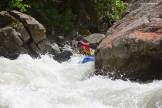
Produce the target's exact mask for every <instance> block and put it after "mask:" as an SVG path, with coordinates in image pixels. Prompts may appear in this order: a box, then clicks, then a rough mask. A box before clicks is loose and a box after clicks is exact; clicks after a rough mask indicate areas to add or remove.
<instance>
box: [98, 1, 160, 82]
mask: <svg viewBox="0 0 162 108" xmlns="http://www.w3.org/2000/svg"><path fill="white" fill-rule="evenodd" d="M126 12H127V14H126V15H125V17H124V18H123V19H122V20H120V21H118V22H116V23H115V24H114V25H113V26H112V27H111V28H110V29H109V30H108V31H107V34H106V38H105V39H103V41H102V42H101V43H100V45H99V46H98V47H97V50H96V52H95V57H96V61H95V67H96V70H97V71H96V74H101V75H109V76H110V77H111V78H113V79H118V78H121V79H124V80H127V79H130V80H132V81H142V82H147V81H152V80H154V79H157V80H159V79H162V59H161V58H162V55H161V47H160V41H161V40H162V5H161V0H156V1H154V0H145V1H143V0H138V1H134V3H132V4H130V6H129V7H128V9H127V10H126Z"/></svg>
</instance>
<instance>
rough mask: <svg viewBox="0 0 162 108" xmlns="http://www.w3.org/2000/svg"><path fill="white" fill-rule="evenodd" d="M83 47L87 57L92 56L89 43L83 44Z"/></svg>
mask: <svg viewBox="0 0 162 108" xmlns="http://www.w3.org/2000/svg"><path fill="white" fill-rule="evenodd" d="M81 46H82V47H83V50H84V52H85V53H86V54H87V55H90V56H91V55H92V53H91V50H90V46H89V44H88V43H84V42H81Z"/></svg>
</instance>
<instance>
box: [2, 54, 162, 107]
mask: <svg viewBox="0 0 162 108" xmlns="http://www.w3.org/2000/svg"><path fill="white" fill-rule="evenodd" d="M80 60H81V57H72V59H71V60H70V61H68V62H64V63H58V62H56V61H54V60H53V59H52V58H50V57H49V56H47V55H46V56H42V58H41V59H32V58H31V57H29V56H28V55H21V56H20V57H19V58H18V59H17V60H8V59H5V58H0V108H162V81H154V82H152V83H148V84H139V83H132V82H130V81H122V80H115V81H112V80H110V79H109V78H103V77H101V76H93V72H94V63H93V62H90V63H86V64H80V63H78V62H79V61H80Z"/></svg>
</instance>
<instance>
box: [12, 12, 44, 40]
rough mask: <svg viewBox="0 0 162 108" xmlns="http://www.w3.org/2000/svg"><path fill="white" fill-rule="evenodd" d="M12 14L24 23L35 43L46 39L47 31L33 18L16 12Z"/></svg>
mask: <svg viewBox="0 0 162 108" xmlns="http://www.w3.org/2000/svg"><path fill="white" fill-rule="evenodd" d="M11 14H12V15H13V16H14V17H15V18H17V19H19V20H20V21H21V22H22V23H23V25H24V26H25V27H26V29H27V30H28V32H29V34H30V35H31V37H32V39H33V40H34V42H35V43H38V42H40V41H41V40H43V39H45V38H46V29H45V28H44V26H43V25H42V24H40V23H39V22H38V21H37V20H35V19H34V18H33V17H31V16H30V15H26V14H23V13H21V12H18V11H15V10H14V11H12V12H11Z"/></svg>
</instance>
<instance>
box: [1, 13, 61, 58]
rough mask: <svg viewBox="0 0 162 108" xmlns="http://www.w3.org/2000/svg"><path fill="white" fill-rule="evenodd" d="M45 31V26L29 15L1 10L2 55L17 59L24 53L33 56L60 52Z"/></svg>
mask: <svg viewBox="0 0 162 108" xmlns="http://www.w3.org/2000/svg"><path fill="white" fill-rule="evenodd" d="M45 32H46V29H45V28H44V26H43V25H42V24H40V23H39V22H38V21H36V20H35V19H34V18H33V17H31V16H29V15H26V14H24V13H21V12H18V11H12V12H10V13H8V12H5V11H2V12H0V56H3V57H7V58H10V59H16V58H17V57H18V56H19V55H20V54H22V53H25V54H29V55H31V56H32V57H39V55H40V54H46V53H50V54H53V55H55V54H57V53H59V51H58V50H59V49H56V48H55V47H54V46H53V44H51V42H50V41H49V40H48V39H47V37H46V33H45Z"/></svg>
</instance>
